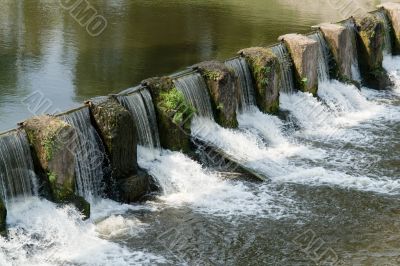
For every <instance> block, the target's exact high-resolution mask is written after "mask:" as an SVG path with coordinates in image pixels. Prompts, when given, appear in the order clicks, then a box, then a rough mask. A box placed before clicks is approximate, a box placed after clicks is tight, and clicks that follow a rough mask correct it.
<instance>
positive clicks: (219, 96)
mask: <svg viewBox="0 0 400 266" xmlns="http://www.w3.org/2000/svg"><path fill="white" fill-rule="evenodd" d="M194 68H195V69H198V70H199V71H200V73H201V75H202V76H203V78H204V80H205V82H206V84H207V88H208V92H209V94H210V96H211V107H212V109H213V112H214V117H215V120H216V122H217V123H218V124H220V125H221V126H223V127H227V128H237V127H238V125H239V123H238V121H237V118H236V110H237V106H238V100H239V96H240V95H239V91H240V90H239V82H238V78H237V77H236V75H235V73H234V71H233V70H232V69H229V68H228V67H227V66H226V65H225V64H223V63H221V62H218V61H207V62H202V63H200V64H197V65H195V66H194Z"/></svg>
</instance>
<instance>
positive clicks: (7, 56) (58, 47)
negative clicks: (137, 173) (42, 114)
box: [0, 0, 380, 130]
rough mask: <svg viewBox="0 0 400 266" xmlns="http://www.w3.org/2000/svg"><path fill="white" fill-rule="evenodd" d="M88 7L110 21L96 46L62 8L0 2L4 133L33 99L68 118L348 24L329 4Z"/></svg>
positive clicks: (285, 1)
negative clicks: (316, 30)
mask: <svg viewBox="0 0 400 266" xmlns="http://www.w3.org/2000/svg"><path fill="white" fill-rule="evenodd" d="M89 2H90V3H91V4H92V5H93V6H94V7H95V8H96V10H98V12H99V14H101V15H103V16H104V17H105V18H106V19H107V21H108V27H107V29H106V30H105V31H104V32H103V34H102V35H100V36H99V37H96V38H93V37H91V36H90V35H89V34H87V32H86V31H85V29H84V28H82V27H81V26H80V25H79V24H78V23H77V22H76V21H75V20H74V19H73V18H72V17H71V16H70V15H69V13H68V12H67V11H64V10H63V9H62V8H61V7H60V6H59V1H53V0H42V1H35V0H19V1H14V0H0V130H4V129H8V128H10V127H12V126H13V125H15V123H16V122H17V121H20V120H23V119H25V118H26V117H28V116H31V115H32V114H31V113H30V112H29V111H28V110H27V108H26V106H24V105H23V104H22V103H21V101H22V100H23V99H24V97H26V96H27V95H29V94H30V93H32V92H33V91H35V90H40V91H41V92H43V93H44V94H45V95H46V97H48V98H49V99H50V100H51V101H52V103H53V105H52V106H51V108H50V109H51V110H54V109H62V110H64V109H67V108H69V107H72V106H76V105H77V104H78V103H80V102H82V101H83V100H84V99H86V98H88V97H92V96H96V95H104V94H108V93H111V92H117V91H119V90H121V89H123V88H126V87H129V86H132V85H134V84H135V83H137V82H139V81H140V80H142V79H144V78H147V77H150V76H155V75H161V74H167V73H171V72H173V71H175V70H177V69H179V68H183V67H185V66H187V65H191V64H193V63H197V62H199V61H202V60H207V59H212V58H219V59H225V58H228V57H230V56H232V55H234V53H235V52H236V51H237V50H239V49H240V48H244V47H248V46H255V45H265V44H269V43H272V42H274V41H275V40H276V38H277V37H278V36H279V35H280V34H283V33H288V32H305V31H308V29H309V26H311V25H313V24H317V23H319V22H322V21H329V20H331V21H334V20H340V19H342V18H343V16H344V15H346V13H344V12H343V9H339V8H334V7H333V6H332V3H333V2H335V3H337V2H338V1H331V0H320V1H311V0H306V1H294V0H250V1H240V0H223V1H221V0H218V1H217V0H205V1H196V0H186V1H184V0H170V1H161V0H156V1H145V0H135V1H128V0H119V1H101V0H91V1H89ZM339 2H341V1H339ZM342 2H346V1H345V0H342ZM355 2H356V1H352V3H353V4H352V6H353V7H354V9H357V7H362V8H365V9H372V8H373V6H374V5H375V4H378V3H379V2H380V1H361V0H359V1H358V2H359V3H360V4H356V3H355Z"/></svg>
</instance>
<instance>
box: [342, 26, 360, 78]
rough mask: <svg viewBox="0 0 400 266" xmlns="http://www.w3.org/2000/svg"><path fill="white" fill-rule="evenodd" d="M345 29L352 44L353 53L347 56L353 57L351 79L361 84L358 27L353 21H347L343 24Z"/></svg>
mask: <svg viewBox="0 0 400 266" xmlns="http://www.w3.org/2000/svg"><path fill="white" fill-rule="evenodd" d="M342 26H343V27H345V28H346V29H347V30H348V31H349V34H350V40H351V42H352V47H353V49H352V53H351V54H349V55H347V56H350V57H351V78H352V79H353V80H356V81H358V82H361V74H360V68H359V65H358V55H357V48H356V43H357V41H356V30H357V29H356V25H355V24H354V21H353V20H346V21H345V22H344V23H343V24H342Z"/></svg>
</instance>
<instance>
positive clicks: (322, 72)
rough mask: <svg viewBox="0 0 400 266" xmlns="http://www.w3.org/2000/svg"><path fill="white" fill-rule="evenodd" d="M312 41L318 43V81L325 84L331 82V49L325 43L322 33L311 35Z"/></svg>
mask: <svg viewBox="0 0 400 266" xmlns="http://www.w3.org/2000/svg"><path fill="white" fill-rule="evenodd" d="M309 37H310V38H311V39H313V40H315V41H317V42H318V45H319V55H318V81H319V82H324V81H328V80H329V50H328V49H329V48H328V44H327V43H326V41H325V38H324V36H323V35H322V33H321V32H320V31H318V32H316V33H314V34H311V35H310V36H309Z"/></svg>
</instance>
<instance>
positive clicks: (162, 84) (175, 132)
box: [142, 77, 195, 153]
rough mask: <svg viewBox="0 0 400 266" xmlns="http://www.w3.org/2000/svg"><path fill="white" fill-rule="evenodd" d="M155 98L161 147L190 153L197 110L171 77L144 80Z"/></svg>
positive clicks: (143, 83)
mask: <svg viewBox="0 0 400 266" xmlns="http://www.w3.org/2000/svg"><path fill="white" fill-rule="evenodd" d="M142 85H144V86H146V87H147V88H148V89H149V91H150V93H151V96H152V98H153V102H154V106H155V109H156V110H155V111H156V116H157V124H158V130H159V132H160V142H161V146H162V147H163V148H165V149H170V150H173V151H183V152H187V153H188V152H190V151H191V147H190V134H191V131H190V125H191V122H192V118H193V115H194V113H195V109H194V108H193V107H192V106H191V105H190V104H189V103H188V102H186V100H185V98H184V96H183V94H182V93H181V92H180V91H178V90H177V88H176V87H175V84H174V82H173V81H172V79H171V78H169V77H161V78H158V77H156V78H150V79H147V80H144V81H143V82H142Z"/></svg>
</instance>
